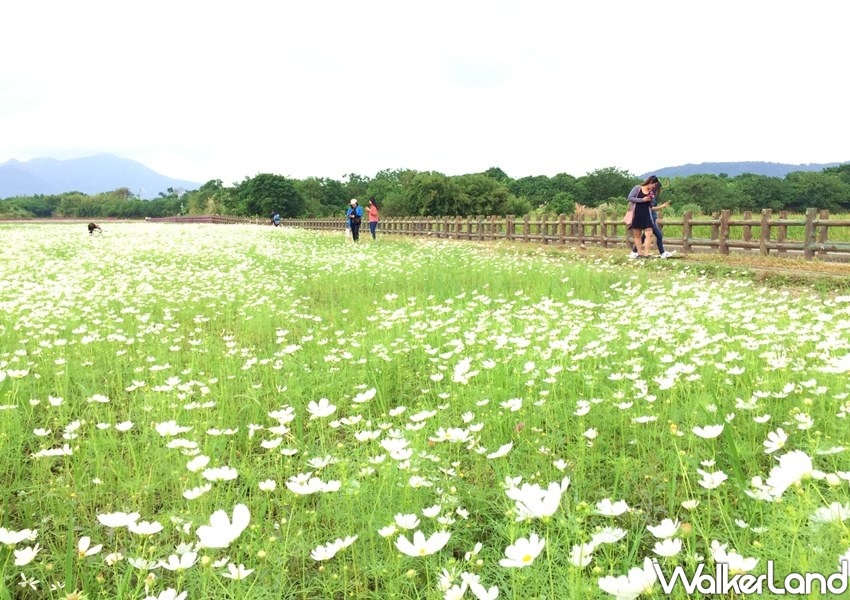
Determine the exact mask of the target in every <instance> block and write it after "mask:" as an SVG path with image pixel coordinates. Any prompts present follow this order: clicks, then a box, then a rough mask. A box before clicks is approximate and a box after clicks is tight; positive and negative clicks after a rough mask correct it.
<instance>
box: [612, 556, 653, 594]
mask: <svg viewBox="0 0 850 600" xmlns="http://www.w3.org/2000/svg"><path fill="white" fill-rule="evenodd" d="M657 579H658V576H657V575H656V573H655V568H654V567H653V563H652V559H651V558H649V557H647V558H645V559H643V568H641V567H632V568H631V569H629V572H628V573H627V574H626V575H620V576H619V577H614V576H613V575H609V576H607V577H601V578H600V579H599V581H598V584H599V587H600V589H602V591H603V592H608V593H609V594H611V595H613V596H615V597H616V598H617V600H627V599H628V600H634V599H635V598H637V597H638V596H640V595H641V594H647V595H649V594H650V593H651V592H652V588H653V587H654V586H655V582H656V581H657Z"/></svg>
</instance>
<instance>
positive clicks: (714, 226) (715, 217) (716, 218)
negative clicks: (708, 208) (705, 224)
mask: <svg viewBox="0 0 850 600" xmlns="http://www.w3.org/2000/svg"><path fill="white" fill-rule="evenodd" d="M719 237H720V215H719V214H718V213H716V212H713V213H711V239H712V240H714V241H716V240H717V239H718V238H719Z"/></svg>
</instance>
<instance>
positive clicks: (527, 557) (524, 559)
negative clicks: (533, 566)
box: [522, 554, 533, 563]
mask: <svg viewBox="0 0 850 600" xmlns="http://www.w3.org/2000/svg"><path fill="white" fill-rule="evenodd" d="M532 560H533V559H532V558H531V555H530V554H526V555H525V556H523V557H522V562H524V563H530V562H531V561H532Z"/></svg>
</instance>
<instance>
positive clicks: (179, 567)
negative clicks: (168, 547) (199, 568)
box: [159, 552, 198, 571]
mask: <svg viewBox="0 0 850 600" xmlns="http://www.w3.org/2000/svg"><path fill="white" fill-rule="evenodd" d="M197 561H198V553H197V552H184V553H183V554H181V555H179V556H178V555H177V554H172V555H171V556H169V557H168V559H167V560H161V561H159V566H160V567H162V568H163V569H166V570H168V571H185V570H186V569H189V568H191V567H192V565H194V564H195V563H196V562H197Z"/></svg>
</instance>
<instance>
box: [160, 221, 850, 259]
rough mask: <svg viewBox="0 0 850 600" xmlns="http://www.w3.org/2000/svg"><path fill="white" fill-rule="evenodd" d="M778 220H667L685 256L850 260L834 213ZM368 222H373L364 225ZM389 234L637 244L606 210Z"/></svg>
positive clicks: (847, 233) (428, 224)
mask: <svg viewBox="0 0 850 600" xmlns="http://www.w3.org/2000/svg"><path fill="white" fill-rule="evenodd" d="M777 216H778V218H774V214H773V212H772V211H771V210H770V209H765V210H763V211H761V214H760V215H757V216H754V215H753V214H752V213H750V212H745V213H744V214H743V215H742V216H741V217H733V216H732V214H731V212H730V211H728V210H724V211H722V212H720V213H715V214H713V215H711V216H710V217H694V216H693V214H692V213H690V212H686V213H685V214H684V215H683V216H682V217H680V218H665V217H661V218H659V221H658V223H659V226H660V227H661V229H662V231H663V233H664V245H665V247H668V248H671V249H675V250H677V251H679V252H681V253H683V254H690V253H694V252H717V253H720V254H730V253H732V252H736V253H737V252H750V253H758V254H761V255H768V254H771V253H773V254H776V255H779V256H803V257H804V258H806V259H807V260H812V259H814V258H815V257H816V256H817V257H818V258H821V259H824V260H836V261H850V220H846V219H845V220H835V219H833V220H830V218H829V212H828V211H825V210H821V211H818V210H817V209H814V208H810V209H808V210H807V211H806V214H805V216H799V215H798V216H796V217H794V218H789V217H788V214H787V213H786V212H785V211H782V212H780V213H779V214H778V215H777ZM149 221H151V222H184V223H187V222H188V223H227V224H238V223H242V224H246V223H249V224H271V221H270V220H258V219H255V218H254V219H247V218H244V217H224V216H218V215H199V216H196V217H192V216H185V217H168V218H162V219H149ZM281 226H283V227H299V228H302V229H311V230H318V231H341V230H342V229H343V228H344V227H345V220H344V219H343V218H315V219H283V220H282V221H281ZM364 228H365V223H364ZM379 231H380V232H381V235H406V236H424V237H432V238H438V239H462V240H478V241H493V240H507V241H518V242H528V243H539V244H545V245H548V244H553V245H565V244H577V245H580V246H587V245H599V246H601V247H603V248H630V247H631V236H630V235H629V233H630V232H628V231H627V229H626V226H625V225H624V224H623V222H622V221H621V220H620V219H619V218H615V219H612V218H609V217H606V215H604V214H600V215H598V216H592V215H584V214H578V215H572V216H569V217H568V216H567V215H546V214H544V215H539V216H534V217H532V216H529V215H526V216H524V217H519V218H517V217H513V216H510V215H508V216H504V217H502V216H492V215H491V216H469V217H385V218H383V219H381V221H380V225H379Z"/></svg>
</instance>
